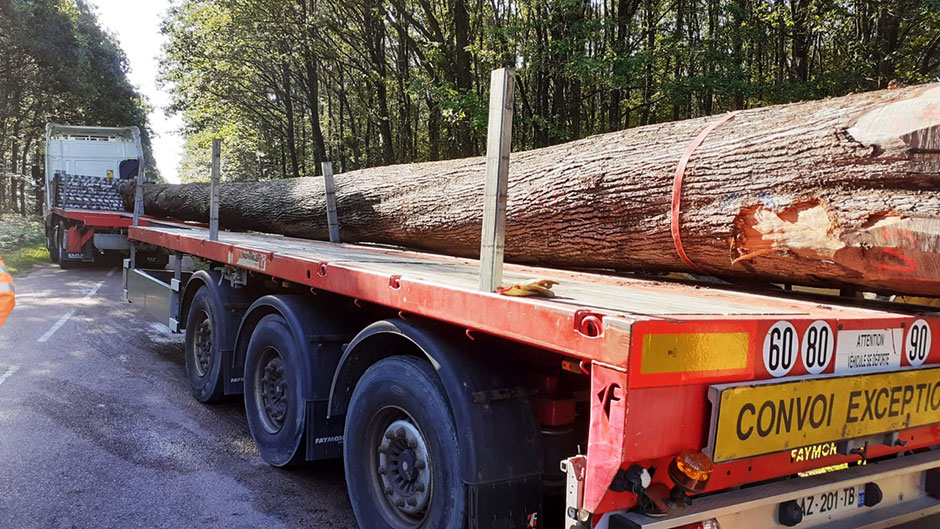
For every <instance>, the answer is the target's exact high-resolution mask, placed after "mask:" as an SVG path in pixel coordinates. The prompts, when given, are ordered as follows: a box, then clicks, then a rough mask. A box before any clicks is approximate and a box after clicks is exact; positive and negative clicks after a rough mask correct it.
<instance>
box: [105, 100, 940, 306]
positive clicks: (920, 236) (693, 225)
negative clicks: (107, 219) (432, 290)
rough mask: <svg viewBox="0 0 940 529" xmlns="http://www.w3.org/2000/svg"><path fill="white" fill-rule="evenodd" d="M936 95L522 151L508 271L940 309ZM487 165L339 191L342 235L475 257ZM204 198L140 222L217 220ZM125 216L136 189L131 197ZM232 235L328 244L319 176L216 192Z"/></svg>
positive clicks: (366, 176) (172, 201)
mask: <svg viewBox="0 0 940 529" xmlns="http://www.w3.org/2000/svg"><path fill="white" fill-rule="evenodd" d="M938 131H940V85H937V84H931V85H925V86H917V87H910V88H904V89H899V90H883V91H878V92H871V93H863V94H853V95H849V96H845V97H840V98H832V99H824V100H820V101H810V102H803V103H796V104H790V105H780V106H772V107H767V108H758V109H752V110H745V111H741V112H738V113H735V114H733V115H726V116H723V117H722V116H711V117H704V118H699V119H692V120H686V121H679V122H674V123H664V124H656V125H650V126H646V127H639V128H633V129H628V130H624V131H621V132H615V133H610V134H604V135H599V136H593V137H590V138H585V139H582V140H578V141H575V142H571V143H567V144H563V145H555V146H552V147H547V148H543V149H537V150H533V151H527V152H520V153H514V154H513V155H512V162H511V165H510V175H509V193H508V196H509V203H508V207H507V215H508V219H507V231H506V257H507V259H508V260H510V261H514V262H520V263H530V264H539V265H544V266H553V267H577V268H605V269H614V270H621V271H645V272H657V271H659V272H662V271H682V272H695V273H705V274H710V275H715V276H718V277H722V278H725V279H729V280H734V281H741V280H745V281H752V282H753V281H765V282H778V283H793V284H806V285H821V286H825V287H840V286H841V287H847V288H851V289H855V290H861V291H872V292H882V293H891V294H900V293H904V294H911V295H932V296H940V133H938ZM484 165H485V164H484V159H483V158H473V159H465V160H450V161H443V162H428V163H418V164H407V165H397V166H392V167H378V168H371V169H362V170H357V171H351V172H348V173H345V174H340V175H337V176H336V196H337V208H338V213H339V217H340V218H341V219H342V222H341V223H340V229H341V236H342V239H343V240H344V241H349V242H375V243H385V244H394V245H399V246H404V247H410V248H416V249H424V250H430V251H435V252H440V253H444V254H448V255H457V256H463V257H475V256H477V255H478V254H477V251H478V250H479V247H480V232H481V230H480V222H481V215H480V211H481V210H482V207H481V204H482V201H483V181H484V179H483V172H484ZM208 193H209V190H208V185H207V184H202V183H193V184H183V185H169V184H166V185H151V186H146V187H145V190H144V210H145V211H147V212H148V213H149V214H152V215H156V216H168V217H173V218H176V219H180V220H192V221H200V222H208V218H209V213H208V204H209V200H208ZM124 202H125V207H127V208H128V210H131V209H132V207H133V203H134V188H133V186H128V187H126V188H125V193H124ZM221 205H222V207H221V215H222V225H224V226H226V227H227V228H230V229H240V230H253V231H259V232H265V233H281V234H285V235H290V236H297V237H309V238H316V239H321V240H326V239H327V225H326V202H325V200H324V192H323V182H322V179H319V178H297V179H285V180H272V181H262V182H244V183H229V184H224V185H223V186H222V188H221Z"/></svg>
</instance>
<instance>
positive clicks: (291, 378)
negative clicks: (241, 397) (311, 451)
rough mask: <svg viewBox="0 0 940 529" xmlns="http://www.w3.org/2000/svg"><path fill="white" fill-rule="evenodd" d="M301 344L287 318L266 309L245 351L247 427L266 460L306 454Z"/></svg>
mask: <svg viewBox="0 0 940 529" xmlns="http://www.w3.org/2000/svg"><path fill="white" fill-rule="evenodd" d="M299 354H300V349H299V348H298V347H297V345H296V344H295V343H294V338H293V335H292V334H291V331H290V328H289V327H288V325H287V322H286V321H285V320H284V318H283V317H282V316H281V315H279V314H270V315H268V316H265V317H264V318H262V319H261V321H260V322H258V325H257V326H256V327H255V329H254V331H253V332H252V333H251V339H250V340H249V342H248V350H247V352H246V355H245V382H244V387H245V413H246V415H247V416H248V429H249V430H251V437H252V438H253V439H254V440H255V445H257V446H258V450H259V451H260V452H261V457H262V458H264V460H265V461H267V462H268V463H269V464H271V465H273V466H276V467H284V466H288V465H292V464H295V463H299V462H301V461H303V460H304V455H305V453H304V443H303V441H304V429H305V409H306V405H305V402H304V400H303V388H301V380H302V376H301V373H299V371H298V366H299V362H298V360H299Z"/></svg>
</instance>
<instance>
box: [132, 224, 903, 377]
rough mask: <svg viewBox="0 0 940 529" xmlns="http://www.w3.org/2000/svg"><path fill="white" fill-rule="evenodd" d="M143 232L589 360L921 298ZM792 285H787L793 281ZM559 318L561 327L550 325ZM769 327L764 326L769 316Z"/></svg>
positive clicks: (260, 238)
mask: <svg viewBox="0 0 940 529" xmlns="http://www.w3.org/2000/svg"><path fill="white" fill-rule="evenodd" d="M129 236H130V238H131V239H132V240H136V241H139V242H143V243H148V244H153V245H157V246H162V247H165V248H169V249H172V250H175V251H178V252H183V253H188V254H192V255H195V256H200V257H203V258H206V259H210V260H213V261H217V262H220V263H226V264H229V265H233V266H238V267H242V268H246V269H248V270H250V271H253V272H256V273H262V274H267V275H270V276H272V277H277V278H279V279H283V280H287V281H291V282H294V283H299V284H303V285H307V286H309V287H311V288H314V289H323V290H326V291H330V292H334V293H337V294H342V295H346V296H351V297H354V298H356V299H358V300H361V301H366V302H372V303H378V304H381V305H384V306H387V307H392V308H395V309H397V310H400V311H402V312H404V313H411V314H417V315H421V316H426V317H430V318H434V319H442V320H445V321H448V322H450V323H455V324H458V325H461V326H464V327H466V328H467V329H469V330H470V331H471V332H473V331H481V332H486V333H492V334H495V335H497V336H503V337H506V338H511V339H514V340H517V341H521V342H524V343H529V344H532V345H536V346H540V347H547V348H549V349H552V350H555V351H557V352H560V353H564V354H569V355H572V356H575V357H578V358H582V359H586V360H595V361H603V362H608V363H611V364H614V365H623V364H622V362H623V361H625V360H626V359H627V355H625V354H620V353H618V352H617V351H618V350H620V351H621V353H623V352H625V351H623V350H624V349H625V348H626V347H628V344H629V341H627V342H624V341H621V340H623V339H625V338H629V334H630V330H631V327H632V326H633V325H634V324H636V323H638V322H649V323H651V324H657V323H660V324H666V325H670V324H671V325H675V324H683V323H685V324H689V325H696V324H698V325H702V324H706V325H709V326H713V327H715V329H714V330H721V328H722V327H725V326H727V325H731V326H740V325H742V324H744V325H748V326H749V327H754V328H753V331H757V330H758V329H757V328H756V325H757V322H763V323H767V322H773V321H776V320H779V319H781V318H785V319H787V320H791V321H792V320H818V319H824V320H832V321H835V322H837V323H836V325H842V326H844V327H848V328H850V327H854V326H856V325H863V326H864V325H869V326H870V325H872V324H874V325H876V326H879V327H880V326H884V325H888V326H895V325H896V324H898V323H899V322H902V321H912V319H913V316H914V315H915V314H916V310H917V309H909V308H906V307H902V306H898V307H896V308H895V309H894V310H891V311H886V310H881V309H877V310H876V309H871V308H865V307H854V306H850V305H843V304H835V303H823V302H820V301H818V300H808V301H807V300H800V299H794V298H790V297H781V296H771V295H765V294H757V293H749V292H740V291H732V290H727V289H722V288H715V287H707V286H702V285H699V284H689V283H682V282H670V281H656V280H649V279H634V278H625V277H617V276H610V275H602V274H593V273H586V272H570V271H563V270H554V269H548V268H537V267H529V266H520V265H506V267H505V271H504V283H505V284H514V283H518V282H521V281H524V280H527V279H533V278H538V279H551V280H554V281H557V282H558V285H557V286H555V287H554V289H553V290H554V291H555V292H556V294H557V297H555V298H519V297H509V296H502V295H498V294H494V293H487V292H481V291H479V290H478V289H477V282H478V277H479V262H478V261H476V260H473V259H463V258H457V257H449V256H443V255H436V254H429V253H421V252H415V251H409V250H403V249H394V248H384V247H376V246H366V245H353V244H332V243H328V242H323V241H315V240H306V239H297V238H291V237H284V236H279V235H268V234H254V233H236V232H221V233H220V234H219V241H217V242H213V241H210V240H209V230H208V229H206V228H204V227H201V226H193V225H182V224H175V225H173V224H169V223H160V224H154V225H151V226H141V227H131V228H130V230H129ZM781 294H784V292H783V291H781ZM548 326H551V328H553V329H557V330H558V332H546V329H547V328H548ZM759 326H760V327H764V325H759Z"/></svg>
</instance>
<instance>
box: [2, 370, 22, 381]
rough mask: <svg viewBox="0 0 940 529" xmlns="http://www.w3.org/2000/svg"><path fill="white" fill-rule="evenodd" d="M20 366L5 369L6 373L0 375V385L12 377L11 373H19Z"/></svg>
mask: <svg viewBox="0 0 940 529" xmlns="http://www.w3.org/2000/svg"><path fill="white" fill-rule="evenodd" d="M19 369H20V366H11V367H10V369H7V371H6V373H4V374H2V375H0V384H3V383H4V382H6V381H7V379H8V378H10V377H12V376H13V373H16V372H17V371H19Z"/></svg>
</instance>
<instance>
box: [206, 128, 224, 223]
mask: <svg viewBox="0 0 940 529" xmlns="http://www.w3.org/2000/svg"><path fill="white" fill-rule="evenodd" d="M221 157H222V140H220V139H218V138H216V139H214V140H212V182H211V183H210V191H209V240H210V241H218V240H219V174H220V173H221Z"/></svg>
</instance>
